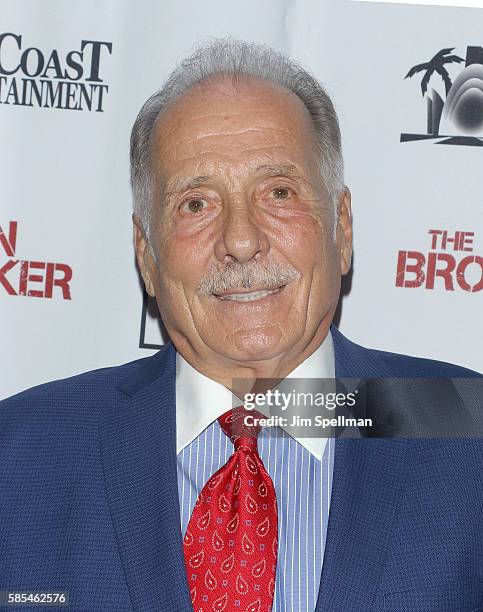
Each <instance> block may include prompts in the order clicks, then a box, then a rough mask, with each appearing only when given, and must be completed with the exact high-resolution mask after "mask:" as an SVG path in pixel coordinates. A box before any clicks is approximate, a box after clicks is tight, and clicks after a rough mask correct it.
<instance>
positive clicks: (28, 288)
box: [0, 221, 72, 300]
mask: <svg viewBox="0 0 483 612" xmlns="http://www.w3.org/2000/svg"><path fill="white" fill-rule="evenodd" d="M17 228H18V222H17V221H10V222H9V227H8V232H5V231H4V230H3V229H2V227H0V246H1V248H2V249H3V251H4V253H5V255H6V256H7V257H9V258H13V257H15V253H16V247H17ZM71 280H72V268H71V267H70V266H68V265H67V264H63V263H51V262H45V261H29V260H18V259H8V260H7V261H6V262H5V263H3V262H2V261H1V260H0V291H1V290H2V288H3V290H4V291H5V292H6V293H7V294H8V295H15V296H24V297H37V298H47V299H51V298H52V297H54V287H57V288H58V290H57V291H56V292H55V294H56V296H59V297H60V296H61V297H62V299H64V300H70V299H72V297H71V290H70V281H71Z"/></svg>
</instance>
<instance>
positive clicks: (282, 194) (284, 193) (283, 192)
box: [272, 187, 291, 200]
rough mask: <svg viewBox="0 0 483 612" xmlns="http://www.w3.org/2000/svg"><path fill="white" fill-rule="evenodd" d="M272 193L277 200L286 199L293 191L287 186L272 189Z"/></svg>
mask: <svg viewBox="0 0 483 612" xmlns="http://www.w3.org/2000/svg"><path fill="white" fill-rule="evenodd" d="M272 194H273V196H274V197H275V198H276V199H277V200H286V199H287V198H288V197H290V194H291V191H290V189H287V187H277V188H276V189H273V190H272Z"/></svg>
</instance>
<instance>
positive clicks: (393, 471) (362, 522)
mask: <svg viewBox="0 0 483 612" xmlns="http://www.w3.org/2000/svg"><path fill="white" fill-rule="evenodd" d="M332 335H333V339H334V348H335V358H336V377H337V378H352V377H354V378H355V377H357V378H359V377H374V376H380V377H383V376H390V375H391V373H390V372H389V371H387V368H386V366H385V364H384V363H383V362H382V361H381V360H380V358H378V357H377V355H376V354H375V353H372V352H371V351H368V350H367V349H363V348H362V347H359V346H357V345H354V344H352V343H351V342H349V341H348V340H347V339H345V338H344V337H343V336H342V334H340V332H338V331H337V329H335V328H332ZM393 376H394V375H393ZM407 461H408V459H407V440H403V439H400V440H391V439H385V440H384V439H375V438H373V439H364V438H363V439H337V440H336V444H335V458H334V476H333V485H332V494H331V504H330V513H329V524H328V529H327V540H326V546H325V554H324V562H323V569H322V576H321V582H320V588H319V596H318V600H317V606H316V612H327V611H328V610H369V609H370V608H371V606H372V605H373V603H374V598H375V596H376V594H377V591H378V586H379V582H380V579H381V572H382V569H383V566H384V562H385V558H386V552H387V548H388V544H389V541H390V538H391V534H392V530H393V527H394V523H395V517H396V513H397V509H398V506H399V503H400V500H401V496H402V493H403V490H404V483H405V472H406V467H407Z"/></svg>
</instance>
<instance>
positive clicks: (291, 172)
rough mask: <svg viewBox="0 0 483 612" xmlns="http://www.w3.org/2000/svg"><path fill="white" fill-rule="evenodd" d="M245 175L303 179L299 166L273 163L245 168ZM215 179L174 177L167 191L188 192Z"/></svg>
mask: <svg viewBox="0 0 483 612" xmlns="http://www.w3.org/2000/svg"><path fill="white" fill-rule="evenodd" d="M243 174H244V175H245V176H246V175H249V176H251V175H253V176H255V177H265V176H286V177H301V170H300V169H299V168H298V167H297V165H295V164H292V163H273V164H257V165H254V164H252V165H251V166H250V165H248V166H245V168H244V172H243ZM213 178H214V176H213V174H211V173H206V174H200V175H197V176H184V175H174V176H172V177H170V179H169V180H168V181H167V182H166V191H167V192H169V193H175V192H179V191H187V190H188V189H196V188H197V187H201V186H202V185H205V184H206V183H209V182H210V181H212V180H213Z"/></svg>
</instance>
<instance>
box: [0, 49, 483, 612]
mask: <svg viewBox="0 0 483 612" xmlns="http://www.w3.org/2000/svg"><path fill="white" fill-rule="evenodd" d="M131 164H132V185H133V193H134V215H133V220H134V239H135V248H136V254H137V260H138V264H139V269H140V272H141V274H142V277H143V279H144V282H145V286H146V290H147V292H148V293H149V294H150V295H151V296H155V297H156V300H157V303H158V305H159V310H160V313H161V317H162V320H163V323H164V325H165V327H166V330H167V331H168V333H169V336H170V339H171V341H170V342H169V343H168V344H166V346H165V347H163V349H162V350H160V351H159V352H158V353H157V354H156V355H154V356H153V357H149V358H146V359H141V360H137V361H135V362H132V363H129V364H126V365H123V366H120V367H114V368H108V369H103V370H98V371H95V372H90V373H87V374H83V375H80V376H75V377H73V378H71V379H68V380H64V381H57V382H54V383H49V384H46V385H42V386H41V387H37V388H35V389H32V390H29V391H27V392H24V393H21V394H19V395H17V396H15V397H13V398H10V399H9V400H6V401H5V402H3V403H2V406H1V413H0V424H1V429H0V434H1V448H0V465H1V468H0V470H1V471H0V483H1V496H0V513H1V514H0V516H1V521H0V590H3V591H8V592H23V593H26V592H28V593H32V592H37V593H46V592H48V593H52V592H54V593H66V597H68V600H69V605H70V606H72V608H73V609H77V610H89V611H90V610H115V611H121V610H138V611H143V612H144V611H151V610H159V611H166V612H172V611H185V610H186V611H189V610H193V609H194V610H196V611H197V612H198V611H203V612H208V611H212V610H213V611H218V610H220V611H222V610H225V611H242V610H243V611H248V612H267V611H268V610H271V609H273V610H277V611H284V610H296V611H297V612H301V611H311V612H312V611H314V610H317V611H319V612H322V611H324V612H327V611H329V610H332V611H337V612H339V611H344V610H361V611H362V610H364V611H366V610H381V611H382V610H394V611H396V610H437V611H438V612H442V611H444V610H446V611H450V610H451V611H455V612H456V611H458V612H461V611H463V610H476V609H480V607H479V606H480V605H481V603H482V587H481V584H482V583H481V572H482V568H483V563H482V562H481V537H480V535H479V529H478V526H477V523H478V521H477V517H478V511H480V512H481V506H479V505H478V504H479V503H480V502H481V496H480V491H479V487H480V486H481V482H480V476H481V454H480V453H481V446H479V444H478V441H477V440H468V439H462V438H460V439H453V440H444V439H432V440H420V439H414V440H409V439H402V438H399V439H371V440H368V439H364V438H362V437H361V436H359V439H357V438H356V439H354V438H353V437H350V438H346V437H344V436H343V435H342V436H341V437H340V438H337V439H334V438H333V437H329V438H327V437H326V438H323V437H318V438H317V437H316V438H315V439H314V438H309V437H303V436H301V437H294V436H292V435H290V434H289V433H288V432H287V431H286V429H284V427H282V426H267V427H263V428H261V427H260V426H258V427H256V426H249V425H248V424H247V423H246V421H245V417H244V415H245V413H244V412H243V411H242V410H241V409H240V410H239V409H235V410H233V409H232V407H233V406H234V405H235V403H236V401H235V403H234V397H235V395H237V396H238V397H243V394H244V393H245V392H246V391H250V390H252V389H257V388H262V389H264V390H266V388H267V385H265V387H264V383H263V381H264V380H266V379H270V380H272V381H273V380H276V381H280V380H283V379H287V378H288V379H291V378H292V379H295V378H297V379H300V378H307V379H308V378H325V379H330V378H334V377H337V378H361V377H362V378H364V377H381V378H383V377H438V378H439V377H471V376H474V373H472V372H470V371H467V370H463V369H462V368H458V367H456V366H451V365H449V364H444V363H440V362H434V361H429V360H423V359H416V358H411V357H406V356H402V355H395V354H391V353H385V352H381V351H375V350H370V349H365V348H362V347H360V346H357V345H355V344H353V343H352V342H350V341H349V340H347V339H346V338H344V337H343V336H342V334H341V333H340V332H339V331H338V330H337V329H336V328H335V327H333V326H332V319H333V316H334V312H335V309H336V306H337V302H338V299H339V292H340V282H341V275H343V274H345V273H347V272H348V270H349V268H350V262H351V250H352V225H351V199H350V192H349V190H348V189H347V188H346V187H345V186H344V181H343V165H342V156H341V145H340V135H339V128H338V122H337V117H336V114H335V111H334V108H333V106H332V103H331V101H330V99H329V98H328V96H327V94H326V93H325V91H324V90H323V88H322V87H321V86H320V84H319V83H317V81H316V80H315V79H313V78H312V77H311V76H310V75H309V74H307V73H306V72H305V71H304V70H303V69H302V68H301V67H300V66H298V65H297V64H295V63H294V62H292V61H290V60H288V59H287V58H285V57H283V56H281V55H279V54H278V53H276V52H275V51H273V50H271V49H269V48H266V47H261V46H257V45H252V44H248V43H243V42H237V41H231V40H228V41H215V42H214V43H212V44H209V45H207V46H206V47H202V48H200V49H199V50H198V51H197V52H196V53H195V54H193V55H192V56H191V57H189V58H188V59H186V60H185V61H184V62H183V63H182V64H181V65H180V66H179V67H178V68H177V69H176V70H175V71H174V72H173V74H172V75H171V76H170V78H169V79H168V81H167V82H166V84H165V85H164V86H163V87H162V89H161V90H160V91H158V92H157V93H155V94H154V95H153V96H152V97H151V98H150V99H149V100H148V101H147V102H146V103H145V105H144V106H143V108H142V109H141V111H140V113H139V115H138V117H137V120H136V123H135V125H134V128H133V132H132V140H131ZM376 340H377V339H376ZM436 408H437V406H436V407H435V409H436ZM255 414H256V413H255ZM241 419H243V424H241V422H240V420H241ZM237 424H238V425H237ZM235 425H237V427H238V429H236V428H235ZM478 466H479V467H478ZM4 596H5V595H4ZM24 605H27V606H28V605H30V604H29V603H28V602H26V603H25V604H24Z"/></svg>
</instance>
